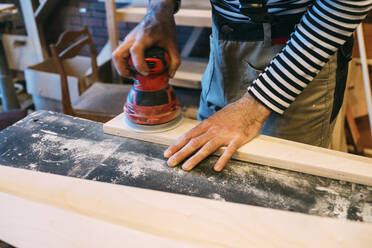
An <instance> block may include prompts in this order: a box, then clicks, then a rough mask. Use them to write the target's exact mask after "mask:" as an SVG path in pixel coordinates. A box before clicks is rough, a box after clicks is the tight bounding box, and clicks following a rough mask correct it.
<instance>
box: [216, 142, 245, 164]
mask: <svg viewBox="0 0 372 248" xmlns="http://www.w3.org/2000/svg"><path fill="white" fill-rule="evenodd" d="M239 147H240V145H239V144H237V142H236V141H231V142H230V144H229V145H228V146H227V148H226V150H225V151H224V152H223V154H222V155H221V157H220V158H219V159H218V160H217V162H216V164H215V165H214V170H215V171H221V170H222V169H223V168H224V167H225V165H226V164H227V162H229V160H230V159H231V157H232V155H233V154H234V153H235V152H236V151H237V150H238V149H239Z"/></svg>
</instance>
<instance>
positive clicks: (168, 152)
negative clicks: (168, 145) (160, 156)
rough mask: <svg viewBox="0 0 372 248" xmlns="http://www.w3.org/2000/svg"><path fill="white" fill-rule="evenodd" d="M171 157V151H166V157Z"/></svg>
mask: <svg viewBox="0 0 372 248" xmlns="http://www.w3.org/2000/svg"><path fill="white" fill-rule="evenodd" d="M170 156H171V152H170V151H169V150H166V151H165V152H164V157H166V158H169V157H170Z"/></svg>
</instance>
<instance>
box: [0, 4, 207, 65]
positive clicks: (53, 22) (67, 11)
mask: <svg viewBox="0 0 372 248" xmlns="http://www.w3.org/2000/svg"><path fill="white" fill-rule="evenodd" d="M19 1H21V0H3V1H2V2H5V3H14V4H16V5H17V6H18V7H19ZM124 5H125V4H117V6H118V7H123V6H124ZM19 10H20V8H19ZM20 11H21V10H20ZM20 16H21V18H20V21H19V22H18V23H17V26H18V29H17V32H18V33H24V34H25V30H24V29H23V28H22V26H23V18H22V15H20ZM84 25H86V26H88V27H89V29H90V31H91V33H92V36H93V40H94V44H95V46H96V48H97V50H98V51H100V50H101V49H102V47H103V46H104V45H105V44H106V42H107V39H108V34H107V28H106V13H105V4H104V2H98V1H97V0H60V3H59V4H58V5H57V6H56V8H55V9H54V12H52V14H51V15H50V16H49V18H48V19H47V20H46V21H45V23H44V26H43V30H44V33H45V39H46V42H47V44H48V45H49V44H50V43H53V42H56V41H57V39H58V37H59V35H60V34H61V33H62V32H63V31H65V30H67V29H80V28H81V27H83V26H84ZM135 25H136V24H135V23H119V34H120V38H123V37H125V35H126V34H128V32H129V31H130V30H131V29H133V28H134V27H135ZM191 31H192V28H191V27H177V40H178V45H179V48H180V49H182V48H183V46H184V45H185V42H186V41H187V38H188V37H189V35H190V33H191ZM210 32H211V31H210V29H208V28H207V29H204V31H203V33H202V35H201V37H200V39H199V41H198V43H197V45H196V46H195V48H194V50H193V52H192V54H191V55H192V56H195V57H204V58H205V57H208V54H209V38H208V36H209V34H210Z"/></svg>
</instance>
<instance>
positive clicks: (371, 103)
mask: <svg viewBox="0 0 372 248" xmlns="http://www.w3.org/2000/svg"><path fill="white" fill-rule="evenodd" d="M357 37H358V45H359V53H360V61H361V65H362V72H363V84H364V90H365V97H366V99H367V109H368V117H369V125H370V126H371V127H372V92H371V81H370V79H369V72H368V62H367V53H366V47H365V43H364V35H363V25H359V26H358V28H357ZM371 136H372V128H371Z"/></svg>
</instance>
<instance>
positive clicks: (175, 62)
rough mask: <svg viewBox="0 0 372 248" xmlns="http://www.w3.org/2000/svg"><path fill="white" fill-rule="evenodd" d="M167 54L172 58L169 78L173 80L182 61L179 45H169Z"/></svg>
mask: <svg viewBox="0 0 372 248" xmlns="http://www.w3.org/2000/svg"><path fill="white" fill-rule="evenodd" d="M167 52H168V54H169V57H170V65H169V71H168V74H169V77H171V78H173V77H174V75H175V74H176V71H177V69H178V67H179V66H180V64H181V59H180V54H179V52H178V49H177V45H169V46H168V47H167Z"/></svg>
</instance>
